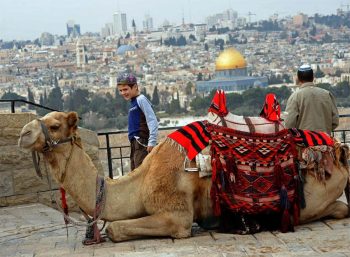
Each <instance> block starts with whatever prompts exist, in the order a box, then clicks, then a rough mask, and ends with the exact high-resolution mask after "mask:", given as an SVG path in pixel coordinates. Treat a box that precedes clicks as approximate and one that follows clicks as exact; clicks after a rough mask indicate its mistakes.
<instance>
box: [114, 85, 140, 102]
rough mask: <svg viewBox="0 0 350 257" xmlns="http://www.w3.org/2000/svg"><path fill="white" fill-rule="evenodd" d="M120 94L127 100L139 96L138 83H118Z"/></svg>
mask: <svg viewBox="0 0 350 257" xmlns="http://www.w3.org/2000/svg"><path fill="white" fill-rule="evenodd" d="M117 88H118V91H119V94H120V95H121V96H123V97H124V99H125V100H130V99H131V98H133V97H135V96H138V94H139V91H138V87H137V85H136V84H135V85H133V86H132V85H117Z"/></svg>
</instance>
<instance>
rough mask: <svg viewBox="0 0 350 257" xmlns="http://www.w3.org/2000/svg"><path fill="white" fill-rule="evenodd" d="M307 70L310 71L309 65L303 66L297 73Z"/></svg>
mask: <svg viewBox="0 0 350 257" xmlns="http://www.w3.org/2000/svg"><path fill="white" fill-rule="evenodd" d="M308 70H312V69H311V66H310V65H309V64H303V65H301V66H300V67H299V69H298V71H308Z"/></svg>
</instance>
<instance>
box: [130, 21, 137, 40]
mask: <svg viewBox="0 0 350 257" xmlns="http://www.w3.org/2000/svg"><path fill="white" fill-rule="evenodd" d="M131 27H132V29H133V32H134V38H136V24H135V20H134V19H132V23H131Z"/></svg>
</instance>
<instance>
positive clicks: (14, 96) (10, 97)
mask: <svg viewBox="0 0 350 257" xmlns="http://www.w3.org/2000/svg"><path fill="white" fill-rule="evenodd" d="M1 99H2V100H26V98H25V97H23V96H20V95H18V94H16V93H13V92H10V91H9V92H6V93H5V94H3V95H2V97H1ZM17 105H24V103H21V102H19V103H18V104H17Z"/></svg>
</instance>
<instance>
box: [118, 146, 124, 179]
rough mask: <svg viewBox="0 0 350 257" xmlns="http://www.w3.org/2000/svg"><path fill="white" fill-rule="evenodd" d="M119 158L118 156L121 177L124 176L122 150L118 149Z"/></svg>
mask: <svg viewBox="0 0 350 257" xmlns="http://www.w3.org/2000/svg"><path fill="white" fill-rule="evenodd" d="M119 156H120V167H121V169H122V176H124V166H123V152H122V148H121V147H120V148H119Z"/></svg>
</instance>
